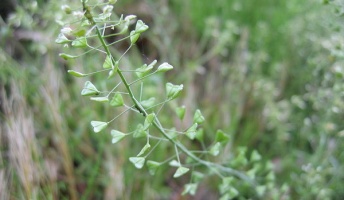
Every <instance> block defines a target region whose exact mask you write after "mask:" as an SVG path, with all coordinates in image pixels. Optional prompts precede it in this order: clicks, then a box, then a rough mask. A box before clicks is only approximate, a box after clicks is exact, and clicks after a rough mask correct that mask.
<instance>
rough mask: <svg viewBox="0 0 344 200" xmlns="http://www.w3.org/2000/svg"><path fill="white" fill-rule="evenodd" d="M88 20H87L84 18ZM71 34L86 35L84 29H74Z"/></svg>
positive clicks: (76, 35)
mask: <svg viewBox="0 0 344 200" xmlns="http://www.w3.org/2000/svg"><path fill="white" fill-rule="evenodd" d="M86 21H87V22H88V20H86ZM73 35H74V36H75V37H83V36H85V35H86V30H85V29H83V28H82V29H76V30H75V31H73Z"/></svg>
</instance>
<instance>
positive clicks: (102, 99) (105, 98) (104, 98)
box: [90, 97, 109, 102]
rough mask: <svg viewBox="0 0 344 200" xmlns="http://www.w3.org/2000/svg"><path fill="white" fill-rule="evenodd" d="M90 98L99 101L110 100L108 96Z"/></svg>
mask: <svg viewBox="0 0 344 200" xmlns="http://www.w3.org/2000/svg"><path fill="white" fill-rule="evenodd" d="M90 99H91V100H92V101H98V102H108V101H109V98H108V97H91V98H90Z"/></svg>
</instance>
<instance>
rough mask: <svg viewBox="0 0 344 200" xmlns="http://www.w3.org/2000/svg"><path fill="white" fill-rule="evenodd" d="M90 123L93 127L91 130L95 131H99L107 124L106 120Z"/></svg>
mask: <svg viewBox="0 0 344 200" xmlns="http://www.w3.org/2000/svg"><path fill="white" fill-rule="evenodd" d="M91 125H92V127H93V131H94V132H95V133H99V132H100V131H102V130H103V129H105V128H106V127H107V125H108V123H107V122H101V121H91Z"/></svg>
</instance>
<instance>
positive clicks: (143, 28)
mask: <svg viewBox="0 0 344 200" xmlns="http://www.w3.org/2000/svg"><path fill="white" fill-rule="evenodd" d="M146 30H148V26H147V25H146V24H145V23H143V21H142V20H138V21H137V22H136V26H135V32H136V33H143V32H145V31H146Z"/></svg>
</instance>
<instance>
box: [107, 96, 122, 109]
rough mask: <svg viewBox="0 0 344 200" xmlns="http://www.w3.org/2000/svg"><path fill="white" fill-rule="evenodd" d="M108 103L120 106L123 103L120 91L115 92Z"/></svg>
mask: <svg viewBox="0 0 344 200" xmlns="http://www.w3.org/2000/svg"><path fill="white" fill-rule="evenodd" d="M110 105H111V106H114V107H120V106H123V105H124V101H123V97H122V95H121V94H120V93H116V94H115V95H114V96H113V98H112V99H111V101H110Z"/></svg>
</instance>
